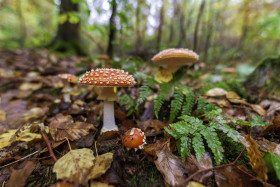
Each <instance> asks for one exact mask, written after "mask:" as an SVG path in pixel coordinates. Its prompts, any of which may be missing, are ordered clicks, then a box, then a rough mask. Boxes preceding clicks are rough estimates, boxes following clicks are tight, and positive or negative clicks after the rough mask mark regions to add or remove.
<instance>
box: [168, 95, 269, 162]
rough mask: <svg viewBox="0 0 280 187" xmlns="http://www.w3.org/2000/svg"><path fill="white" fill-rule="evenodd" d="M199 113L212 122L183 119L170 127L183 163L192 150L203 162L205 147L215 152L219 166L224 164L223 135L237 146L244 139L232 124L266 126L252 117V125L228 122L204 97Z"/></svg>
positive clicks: (185, 116)
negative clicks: (236, 143)
mask: <svg viewBox="0 0 280 187" xmlns="http://www.w3.org/2000/svg"><path fill="white" fill-rule="evenodd" d="M197 111H198V113H199V114H202V115H200V117H206V118H207V119H208V122H204V121H203V120H202V119H199V118H198V117H194V116H189V115H182V116H180V117H179V118H178V119H179V120H180V121H178V122H176V123H172V124H170V129H169V128H165V130H166V131H167V132H168V133H169V134H170V135H172V136H173V137H174V138H175V139H176V140H177V147H178V151H179V153H180V155H181V156H182V159H183V161H184V160H185V156H186V155H188V154H189V153H190V152H191V151H192V150H193V151H194V152H195V155H196V158H197V159H198V160H200V159H201V158H202V157H203V155H204V154H205V146H207V147H208V148H210V149H211V151H212V153H213V155H214V159H215V161H216V163H217V164H220V163H221V162H222V160H223V158H224V155H223V153H222V151H223V147H222V142H221V140H220V139H219V136H220V134H221V133H222V134H224V135H226V136H227V137H228V138H229V139H231V140H233V141H235V142H239V140H240V138H241V135H240V134H239V132H238V131H236V130H235V129H233V128H232V127H231V126H230V125H229V123H230V122H231V123H240V124H242V125H248V126H255V125H264V123H263V122H262V123H261V122H260V121H262V120H261V117H259V116H254V117H252V122H248V121H242V120H237V119H227V118H226V117H225V116H223V115H221V113H222V110H221V109H220V108H219V107H217V106H216V105H214V104H212V103H209V102H208V101H206V100H205V99H203V98H201V97H200V98H198V101H197ZM218 134H219V136H218ZM204 142H206V144H205V143H204Z"/></svg>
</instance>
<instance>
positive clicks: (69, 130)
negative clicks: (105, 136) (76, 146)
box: [49, 114, 95, 141]
mask: <svg viewBox="0 0 280 187" xmlns="http://www.w3.org/2000/svg"><path fill="white" fill-rule="evenodd" d="M49 129H50V133H51V135H52V137H53V139H54V140H55V141H60V140H63V139H64V138H65V137H67V138H68V139H70V140H72V141H73V140H78V139H80V138H81V137H82V136H85V135H87V134H89V131H90V129H92V130H95V127H94V126H93V125H92V124H90V123H86V122H80V121H76V122H74V120H73V118H72V117H71V116H70V115H63V114H57V115H56V116H55V117H53V118H51V119H50V124H49Z"/></svg>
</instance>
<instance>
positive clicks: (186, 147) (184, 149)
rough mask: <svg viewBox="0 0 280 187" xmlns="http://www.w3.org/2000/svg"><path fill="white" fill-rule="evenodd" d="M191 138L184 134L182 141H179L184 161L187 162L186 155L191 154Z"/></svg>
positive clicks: (179, 148)
mask: <svg viewBox="0 0 280 187" xmlns="http://www.w3.org/2000/svg"><path fill="white" fill-rule="evenodd" d="M190 141H191V140H190V139H189V137H188V136H182V137H181V138H180V141H178V146H177V147H178V150H179V153H180V155H181V157H182V161H183V162H185V160H186V156H187V155H189V145H190V143H191V142H190Z"/></svg>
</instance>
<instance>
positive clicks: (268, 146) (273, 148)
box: [257, 138, 280, 157]
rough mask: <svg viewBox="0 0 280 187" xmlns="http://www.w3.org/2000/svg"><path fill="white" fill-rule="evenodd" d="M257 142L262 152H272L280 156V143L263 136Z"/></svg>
mask: <svg viewBox="0 0 280 187" xmlns="http://www.w3.org/2000/svg"><path fill="white" fill-rule="evenodd" d="M257 142H258V144H259V146H260V150H261V151H262V152H265V153H268V152H272V153H274V154H276V155H278V156H279V157H280V144H277V143H274V142H271V141H268V140H267V139H265V138H263V139H262V140H258V141H257Z"/></svg>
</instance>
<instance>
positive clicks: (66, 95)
mask: <svg viewBox="0 0 280 187" xmlns="http://www.w3.org/2000/svg"><path fill="white" fill-rule="evenodd" d="M57 76H58V77H60V78H61V79H62V80H63V83H64V85H65V86H64V88H63V89H62V93H63V99H64V102H66V103H70V102H71V99H70V92H71V87H70V82H72V83H76V82H77V76H76V75H72V74H67V73H64V74H58V75H57Z"/></svg>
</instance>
